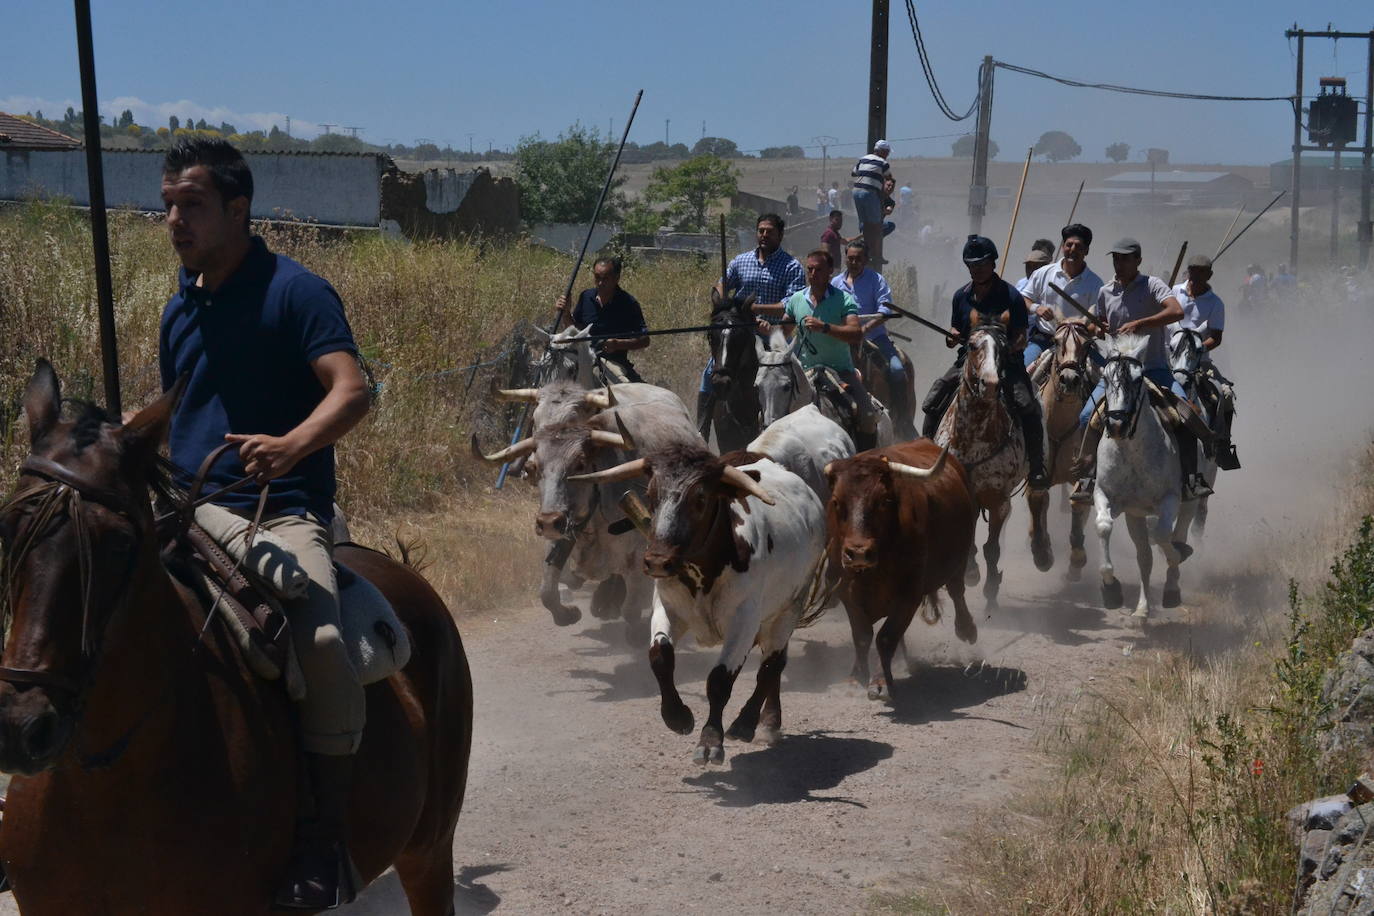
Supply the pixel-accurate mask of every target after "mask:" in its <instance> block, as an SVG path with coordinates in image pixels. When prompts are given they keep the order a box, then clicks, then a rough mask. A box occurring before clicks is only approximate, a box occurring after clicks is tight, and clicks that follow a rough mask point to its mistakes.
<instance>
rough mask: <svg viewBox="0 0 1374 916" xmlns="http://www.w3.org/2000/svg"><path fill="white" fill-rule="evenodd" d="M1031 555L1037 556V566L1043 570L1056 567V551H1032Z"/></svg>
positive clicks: (1047, 570)
mask: <svg viewBox="0 0 1374 916" xmlns="http://www.w3.org/2000/svg"><path fill="white" fill-rule="evenodd" d="M1031 555H1032V556H1033V557H1034V558H1035V568H1036V569H1038V570H1040V571H1041V572H1049V571H1050V570H1051V569H1053V568H1054V551H1052V550H1046V551H1043V552H1038V553H1037V552H1035V551H1031Z"/></svg>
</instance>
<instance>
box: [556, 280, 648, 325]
mask: <svg viewBox="0 0 1374 916" xmlns="http://www.w3.org/2000/svg"><path fill="white" fill-rule="evenodd" d="M572 322H573V324H575V325H577V327H578V328H579V329H581V328H585V327H586V326H587V325H591V326H592V334H593V335H597V334H614V335H615V336H617V337H642V336H643V335H644V332H645V331H647V330H649V328H648V326H647V325H646V324H645V323H644V311H643V309H641V308H640V307H639V301H638V300H637V299H635V297H634V296H631V295H630V294H629V293H627V292H625V290H623V289H617V290H616V291H615V295H614V296H612V297H611V301H610V302H608V303H606V306H605V308H602V307H601V303H599V302H597V301H596V290H595V289H587V290H583V291H582V295H580V296H578V297H577V306H576V307H575V308H574V309H573V313H572Z"/></svg>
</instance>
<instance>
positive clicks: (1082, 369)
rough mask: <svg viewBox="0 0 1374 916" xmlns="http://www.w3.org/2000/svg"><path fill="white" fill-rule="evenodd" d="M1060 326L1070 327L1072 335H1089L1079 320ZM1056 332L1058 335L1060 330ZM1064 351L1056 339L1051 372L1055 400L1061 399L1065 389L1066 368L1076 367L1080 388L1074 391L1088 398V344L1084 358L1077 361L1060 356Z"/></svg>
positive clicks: (1078, 386) (1084, 351)
mask: <svg viewBox="0 0 1374 916" xmlns="http://www.w3.org/2000/svg"><path fill="white" fill-rule="evenodd" d="M1059 327H1060V328H1068V329H1070V330H1069V332H1068V333H1069V334H1070V335H1071V336H1079V335H1082V336H1085V337H1086V335H1087V330H1086V329H1085V328H1084V327H1083V326H1082V325H1081V324H1079V323H1077V322H1065V323H1064V324H1061V325H1060V326H1059ZM1055 333H1056V336H1057V335H1058V331H1056V332H1055ZM1062 353H1063V347H1061V346H1060V345H1059V342H1058V341H1057V340H1056V341H1055V347H1054V357H1053V358H1054V365H1053V366H1052V367H1051V370H1052V371H1051V373H1050V374H1051V375H1053V376H1054V384H1055V400H1059V395H1060V392H1061V391H1064V384H1063V382H1062V377H1063V373H1064V370H1066V369H1076V370H1078V384H1077V386H1076V387H1077V388H1078V391H1077V392H1072V393H1077V394H1079V395H1081V396H1082V397H1083V398H1084V399H1085V400H1086V399H1087V396H1088V393H1089V391H1090V389H1089V388H1088V351H1087V347H1086V346H1085V347H1084V350H1083V355H1082V358H1081V359H1079V360H1077V361H1075V362H1068V361H1066V360H1063V359H1061V358H1060V356H1061V354H1062Z"/></svg>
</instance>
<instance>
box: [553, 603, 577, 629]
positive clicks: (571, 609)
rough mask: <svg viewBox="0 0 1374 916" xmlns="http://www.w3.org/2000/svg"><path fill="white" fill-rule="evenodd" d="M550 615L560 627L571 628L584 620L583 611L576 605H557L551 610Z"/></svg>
mask: <svg viewBox="0 0 1374 916" xmlns="http://www.w3.org/2000/svg"><path fill="white" fill-rule="evenodd" d="M549 613H550V614H551V615H553V622H554V623H556V624H558V625H559V626H560V627H570V626H572V625H573V624H575V623H577V622H578V621H579V620H581V619H582V611H580V610H579V609H578V608H577V607H576V606H575V605H571V606H570V605H566V604H556V605H554V606H552V607H550V608H549Z"/></svg>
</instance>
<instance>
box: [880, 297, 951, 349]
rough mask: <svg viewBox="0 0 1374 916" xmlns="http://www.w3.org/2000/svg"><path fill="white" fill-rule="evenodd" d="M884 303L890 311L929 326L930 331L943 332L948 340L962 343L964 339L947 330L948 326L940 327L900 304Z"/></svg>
mask: <svg viewBox="0 0 1374 916" xmlns="http://www.w3.org/2000/svg"><path fill="white" fill-rule="evenodd" d="M884 304H885V305H886V306H887V307H888V308H890V309H892V311H894V312H896V313H897V314H898V315H901V316H902V317H903V318H910V319H911V320H912V321H914V322H916V323H917V324H920V325H924V326H925V327H928V328H930V329H931V330H932V331H934V332H935V333H937V334H943V335H944V336H945V337H947V338H949V339H950V340H953V341H957V342H959V343H963V340H964V339H963V338H962V337H960V336H959V335H957V334H951V333H950V332H949V328H942V327H940V326H939V325H938V324H936V323H935V322H933V321H930V320H928V319H926V318H922V317H921V316H920V315H917V314H915V313H914V312H908V311H907V310H906V309H904V308H901V307H900V306H896V305H893V304H892V303H891V302H887V303H884ZM889 333H891V332H889Z"/></svg>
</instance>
